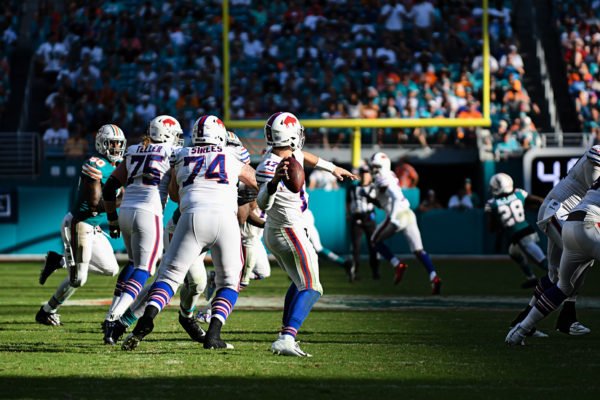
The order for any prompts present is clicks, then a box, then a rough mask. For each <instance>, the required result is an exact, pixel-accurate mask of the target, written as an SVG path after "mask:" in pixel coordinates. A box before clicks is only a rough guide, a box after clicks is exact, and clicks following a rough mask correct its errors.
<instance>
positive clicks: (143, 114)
mask: <svg viewBox="0 0 600 400" xmlns="http://www.w3.org/2000/svg"><path fill="white" fill-rule="evenodd" d="M135 114H136V116H137V117H138V118H139V121H140V123H142V124H143V125H146V124H148V122H150V120H151V119H152V118H154V117H156V106H155V105H154V104H152V103H150V95H148V94H144V95H142V97H141V103H140V104H138V106H137V107H136V108H135Z"/></svg>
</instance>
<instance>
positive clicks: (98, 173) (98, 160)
mask: <svg viewBox="0 0 600 400" xmlns="http://www.w3.org/2000/svg"><path fill="white" fill-rule="evenodd" d="M115 168H116V167H114V166H113V165H111V164H110V162H109V161H108V160H107V159H106V158H104V157H102V156H100V155H98V156H96V157H90V158H89V159H87V160H86V161H85V162H84V163H83V165H82V166H81V174H80V175H79V179H78V180H77V186H76V188H75V190H74V192H73V203H72V206H71V210H70V211H71V214H73V217H74V218H75V219H76V220H77V221H83V222H85V223H88V224H90V225H100V224H101V223H102V222H104V221H105V220H106V216H105V215H104V214H105V213H104V212H102V213H98V214H96V215H94V214H93V213H92V212H91V211H90V206H89V204H88V202H87V201H86V200H85V197H84V195H83V186H82V178H83V176H84V175H85V176H87V177H88V178H91V179H93V180H99V181H100V183H101V185H102V186H104V184H105V183H106V180H107V179H108V177H109V176H110V174H112V172H113V171H114V170H115Z"/></svg>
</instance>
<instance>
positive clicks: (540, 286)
mask: <svg viewBox="0 0 600 400" xmlns="http://www.w3.org/2000/svg"><path fill="white" fill-rule="evenodd" d="M552 285H553V284H552V281H551V280H550V278H549V277H548V275H544V276H542V277H541V278H540V280H539V281H538V283H537V285H535V290H534V292H533V296H534V298H535V301H537V299H539V298H540V296H541V295H542V294H543V293H544V292H545V291H546V290H548V289H550V288H551V287H552ZM529 304H531V303H529ZM531 305H533V304H531Z"/></svg>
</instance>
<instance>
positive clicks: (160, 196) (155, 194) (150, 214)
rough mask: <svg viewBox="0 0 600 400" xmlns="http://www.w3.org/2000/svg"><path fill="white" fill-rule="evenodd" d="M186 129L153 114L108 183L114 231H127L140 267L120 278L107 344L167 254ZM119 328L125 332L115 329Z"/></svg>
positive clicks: (135, 262) (128, 245) (112, 341)
mask: <svg viewBox="0 0 600 400" xmlns="http://www.w3.org/2000/svg"><path fill="white" fill-rule="evenodd" d="M181 135H183V130H182V129H181V126H180V125H179V122H178V121H177V120H176V119H175V118H173V117H171V116H169V115H159V116H157V117H155V118H154V119H152V120H151V121H150V123H149V124H148V129H147V131H146V137H145V138H144V139H143V141H142V142H141V143H139V144H136V145H133V146H130V147H129V148H128V149H127V151H126V152H125V156H124V158H123V162H122V163H121V164H120V165H119V166H118V167H117V168H116V169H115V171H114V172H113V173H112V175H111V177H110V178H109V180H108V181H107V183H106V185H105V187H104V190H103V194H104V198H105V201H106V209H107V217H108V221H109V227H110V235H111V237H113V238H118V237H119V236H120V233H123V241H124V242H125V248H126V249H127V254H128V255H129V259H130V260H131V261H132V262H133V268H134V270H133V272H132V273H131V275H130V276H129V277H128V279H126V281H125V282H122V281H121V280H119V279H118V280H117V286H116V288H115V299H114V300H113V304H112V305H111V307H110V309H109V312H108V314H107V322H105V332H104V343H106V344H115V340H116V338H117V337H118V336H120V335H121V334H122V333H123V332H122V331H121V330H120V329H119V327H116V320H117V319H118V318H119V317H120V316H121V315H122V314H123V313H124V312H125V310H127V308H128V307H129V305H130V304H131V303H132V302H133V300H134V299H135V298H136V297H137V295H138V294H139V292H140V290H142V288H143V287H144V285H145V284H146V281H147V280H148V277H149V276H150V275H153V274H154V271H155V266H156V262H157V261H158V259H159V258H160V256H161V255H162V250H163V239H162V232H163V209H164V206H165V203H166V202H167V196H168V193H167V190H168V185H169V181H170V170H171V166H170V161H169V160H170V158H171V155H172V153H173V151H174V146H175V144H176V143H177V141H178V140H179V137H180V136H181ZM121 186H126V191H125V195H124V196H123V202H122V203H121V208H120V212H119V214H118V216H117V212H116V209H115V208H114V202H113V201H112V199H113V198H114V197H115V191H116V190H117V189H119V188H120V187H121ZM118 292H120V295H117V294H118ZM115 329H117V330H119V332H114V330H115Z"/></svg>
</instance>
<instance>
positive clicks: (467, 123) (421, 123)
mask: <svg viewBox="0 0 600 400" xmlns="http://www.w3.org/2000/svg"><path fill="white" fill-rule="evenodd" d="M482 1H483V4H482V8H483V15H482V20H483V101H482V108H483V116H482V118H468V119H462V118H380V119H363V118H358V119H302V121H301V122H302V125H304V127H306V128H352V129H353V131H352V139H351V144H352V166H354V167H358V166H359V165H360V162H361V154H360V150H361V140H360V135H361V128H429V127H445V128H458V127H487V126H490V125H491V119H490V66H489V54H490V43H489V34H488V0H482ZM222 10H223V93H224V95H223V101H224V103H225V104H224V123H225V126H227V127H228V128H231V129H241V128H262V127H264V124H265V120H266V118H267V116H265V119H262V120H232V119H231V118H230V116H231V115H230V107H229V106H230V95H229V87H230V70H229V2H228V0H223V6H222Z"/></svg>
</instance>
